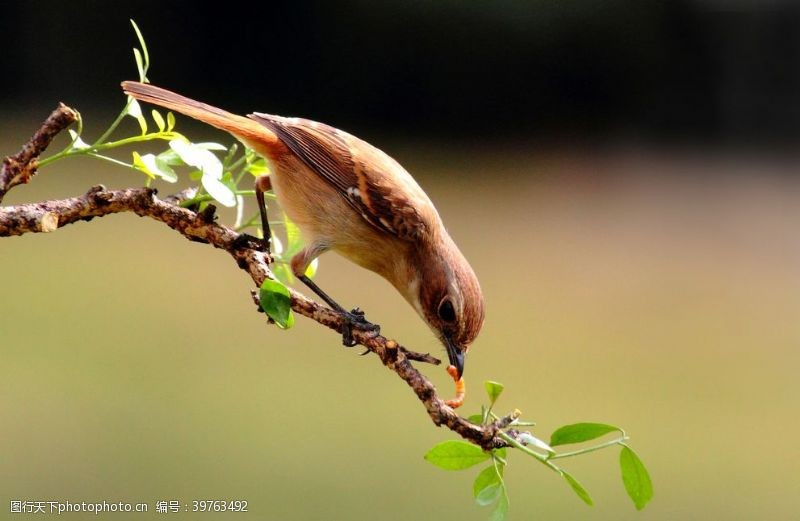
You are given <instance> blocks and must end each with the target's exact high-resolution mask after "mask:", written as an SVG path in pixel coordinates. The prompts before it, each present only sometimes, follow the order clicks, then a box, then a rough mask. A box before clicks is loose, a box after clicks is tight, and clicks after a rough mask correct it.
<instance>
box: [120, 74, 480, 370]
mask: <svg viewBox="0 0 800 521" xmlns="http://www.w3.org/2000/svg"><path fill="white" fill-rule="evenodd" d="M122 88H123V90H124V91H125V93H127V94H129V95H130V96H133V97H134V98H136V99H138V100H141V101H144V102H148V103H153V104H155V105H159V106H162V107H165V108H167V109H170V110H174V111H176V112H180V113H181V114H185V115H187V116H190V117H192V118H195V119H198V120H200V121H203V122H205V123H208V124H210V125H213V126H215V127H217V128H220V129H222V130H226V131H228V132H229V133H231V134H232V135H233V136H234V137H236V138H237V139H239V140H240V141H241V142H242V143H244V144H245V145H246V146H248V147H250V148H252V149H253V150H255V151H256V152H257V153H258V154H260V155H262V156H263V157H264V158H266V159H268V160H269V161H270V162H271V164H272V166H273V168H272V169H271V174H270V175H269V176H262V177H259V178H258V179H257V180H256V196H257V198H258V202H259V208H260V210H261V220H262V226H263V228H264V237H265V241H266V248H267V249H268V248H269V242H268V241H269V238H270V231H269V221H268V220H267V217H266V207H265V205H264V195H263V194H264V192H265V191H267V190H270V189H272V190H273V191H274V192H275V196H276V197H277V199H278V202H279V203H280V204H281V206H282V208H283V210H284V211H285V212H286V214H287V215H288V216H289V217H290V218H291V219H292V220H293V221H295V222H296V223H297V225H298V226H299V228H300V230H301V232H302V234H303V238H304V239H305V240H306V242H307V243H308V246H306V248H305V249H303V250H302V251H301V252H299V253H298V254H297V255H295V256H294V257H293V258H292V260H291V267H292V271H293V272H294V274H295V275H296V276H297V277H298V278H299V279H300V280H302V281H303V282H304V283H305V284H306V285H308V287H309V288H311V289H312V290H313V291H314V292H315V293H317V294H318V295H319V296H320V297H321V298H322V299H323V300H325V302H326V303H327V304H328V305H329V306H331V307H332V308H334V309H336V310H337V311H339V312H341V313H342V314H343V315H344V316H345V320H346V324H347V325H346V327H345V328H344V329H343V331H342V334H343V336H344V340H345V343H346V344H348V345H353V344H354V342H353V341H352V336H351V329H350V328H352V327H353V326H356V327H357V326H358V325H359V324H365V323H366V322H365V320H364V317H363V313H361V312H360V311H359V310H358V309H356V310H353V311H352V312H347V311H345V309H344V308H342V306H340V305H339V304H337V303H336V301H334V300H333V299H332V298H330V297H329V296H328V295H327V294H326V293H325V292H324V291H322V290H321V289H320V288H319V287H318V286H317V285H316V284H315V283H314V282H313V281H312V280H311V279H309V278H308V277H306V276H305V271H306V268H307V267H308V265H309V264H310V263H311V262H312V261H313V260H314V259H315V258H316V257H318V256H319V255H321V254H322V253H324V252H326V251H328V250H333V251H336V252H337V253H339V254H341V255H343V256H344V257H345V258H347V259H349V260H351V261H352V262H355V263H356V264H358V265H359V266H362V267H364V268H367V269H368V270H371V271H374V272H376V273H378V274H379V275H381V276H383V277H384V278H385V279H387V280H388V281H389V282H391V283H392V285H394V287H395V288H397V290H398V291H399V292H400V294H401V295H403V297H404V298H405V299H406V300H407V301H408V302H409V304H411V306H413V307H414V309H415V310H416V311H417V313H419V315H420V316H421V317H422V319H423V320H424V321H425V322H426V323H427V324H428V326H430V328H431V329H432V330H433V331H434V333H435V334H436V335H437V337H438V338H439V339H440V340H441V342H442V343H443V344H444V346H445V348H446V350H447V354H448V358H449V359H450V363H451V364H452V365H454V366H455V367H456V369H457V371H458V376H459V377H460V376H461V374H462V373H463V371H464V354H465V353H466V351H467V348H468V347H469V345H470V344H471V343H472V341H473V340H475V337H476V336H477V335H478V332H479V331H480V329H481V326H482V325H483V318H484V305H483V295H482V294H481V288H480V285H479V284H478V279H477V277H476V276H475V273H474V272H473V271H472V268H471V267H470V265H469V263H468V262H467V260H466V259H465V258H464V256H463V255H462V254H461V251H459V249H458V247H457V246H456V245H455V243H454V242H453V239H451V238H450V235H449V234H448V233H447V230H445V227H444V224H442V220H441V218H440V217H439V213H438V212H437V211H436V208H435V207H434V206H433V203H432V202H431V200H430V199H429V198H428V196H427V195H426V194H425V192H424V191H423V190H422V188H420V186H419V185H418V184H417V182H416V181H414V178H413V177H411V175H410V174H409V173H408V172H406V170H405V169H404V168H403V167H402V166H400V164H399V163H397V161H395V160H394V159H392V158H391V157H389V156H388V155H387V154H385V153H384V152H382V151H381V150H379V149H377V148H376V147H374V146H372V145H370V144H369V143H367V142H365V141H363V140H361V139H359V138H357V137H355V136H352V135H350V134H348V133H346V132H343V131H341V130H338V129H336V128H333V127H330V126H328V125H324V124H322V123H317V122H315V121H309V120H307V119H300V118H285V117H280V116H272V115H270V114H262V113H259V112H255V113H253V114H249V115H248V116H247V117H243V116H238V115H236V114H231V113H229V112H226V111H224V110H221V109H218V108H216V107H212V106H211V105H206V104H205V103H200V102H199V101H195V100H192V99H189V98H186V97H184V96H181V95H179V94H176V93H174V92H170V91H168V90H165V89H161V88H159V87H155V86H153V85H149V84H144V83H138V82H132V81H126V82H123V83H122Z"/></svg>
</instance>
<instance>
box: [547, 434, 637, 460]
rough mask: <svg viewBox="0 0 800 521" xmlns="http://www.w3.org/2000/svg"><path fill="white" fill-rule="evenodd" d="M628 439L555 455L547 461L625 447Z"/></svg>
mask: <svg viewBox="0 0 800 521" xmlns="http://www.w3.org/2000/svg"><path fill="white" fill-rule="evenodd" d="M628 439H630V438H628V436H621V437H619V438H615V439H613V440H610V441H607V442H605V443H601V444H599V445H594V446H592V447H586V448H585V449H578V450H573V451H571V452H562V453H560V454H554V455H552V456H550V457H549V458H547V459H559V458H571V457H572V456H580V455H581V454H587V453H589V452H594V451H597V450H600V449H605V448H606V447H611V446H613V445H625V443H624V442H625V441H627V440H628Z"/></svg>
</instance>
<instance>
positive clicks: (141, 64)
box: [131, 20, 150, 83]
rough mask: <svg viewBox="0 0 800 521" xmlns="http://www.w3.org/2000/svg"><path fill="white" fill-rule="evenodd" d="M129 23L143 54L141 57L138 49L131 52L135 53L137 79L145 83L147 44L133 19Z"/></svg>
mask: <svg viewBox="0 0 800 521" xmlns="http://www.w3.org/2000/svg"><path fill="white" fill-rule="evenodd" d="M131 25H132V26H133V30H134V31H135V32H136V38H137V39H138V40H139V45H141V46H142V53H143V54H144V59H142V56H141V55H140V54H139V49H134V50H133V53H134V54H135V55H137V59H136V66H137V67H138V68H139V81H141V82H142V83H145V82H147V76H146V74H147V69H148V68H149V67H150V53H149V52H147V44H146V43H145V42H144V36H142V31H140V30H139V26H138V25H136V22H134V21H133V20H131Z"/></svg>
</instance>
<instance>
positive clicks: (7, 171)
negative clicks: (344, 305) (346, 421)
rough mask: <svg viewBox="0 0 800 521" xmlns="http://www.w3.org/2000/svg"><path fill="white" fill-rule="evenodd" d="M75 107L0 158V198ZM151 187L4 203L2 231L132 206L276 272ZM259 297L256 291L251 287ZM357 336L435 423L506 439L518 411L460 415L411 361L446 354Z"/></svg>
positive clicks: (330, 321) (243, 243) (235, 238)
mask: <svg viewBox="0 0 800 521" xmlns="http://www.w3.org/2000/svg"><path fill="white" fill-rule="evenodd" d="M75 119H76V116H75V112H74V111H73V110H72V109H69V108H68V107H66V106H64V105H61V106H60V107H59V108H58V109H56V111H54V112H53V113H52V114H51V115H50V117H49V118H48V119H47V120H46V121H45V122H44V123H43V125H42V128H40V129H39V131H38V132H37V133H36V134H35V135H34V137H33V138H31V141H30V142H28V144H26V145H25V146H24V147H23V148H22V150H21V151H20V152H19V153H18V154H16V155H15V156H11V157H7V158H6V159H5V160H4V161H3V167H2V168H3V169H2V171H1V172H0V200H1V199H2V196H3V195H4V194H5V193H6V192H7V191H8V190H10V189H11V188H13V187H14V186H16V185H18V184H22V183H27V182H28V181H29V180H30V177H31V176H32V175H33V174H34V173H35V172H36V160H37V158H38V155H39V154H40V153H41V152H42V151H43V150H44V148H45V147H46V146H47V145H48V144H49V142H50V141H51V140H52V138H53V137H54V136H55V134H56V133H57V132H58V131H60V130H63V129H64V128H66V127H67V126H68V125H69V124H70V123H71V122H72V121H75ZM156 193H157V192H156V190H155V189H152V188H127V189H123V190H107V189H106V188H104V187H103V186H95V187H93V188H91V189H90V190H89V191H88V192H87V193H86V194H84V195H82V196H79V197H72V198H69V199H61V200H50V201H44V202H40V203H32V204H23V205H18V206H8V207H0V237H9V236H13V235H22V234H25V233H40V232H53V231H55V230H57V229H58V228H62V227H64V226H67V225H69V224H72V223H75V222H78V221H90V220H92V219H94V218H95V217H103V216H106V215H110V214H114V213H122V212H132V213H135V214H136V215H138V216H140V217H147V218H150V219H154V220H156V221H159V222H162V223H164V224H166V225H167V226H169V227H170V228H172V229H173V230H175V231H177V232H178V233H180V234H181V235H183V236H184V237H186V238H187V239H189V240H191V241H196V242H201V243H206V244H210V245H211V246H214V247H215V248H219V249H221V250H224V251H226V252H228V253H229V254H230V255H231V257H233V259H234V260H235V261H236V263H237V265H238V266H239V268H241V269H242V270H244V271H246V272H247V273H248V274H249V275H250V278H251V279H252V280H253V282H254V283H255V284H256V287H260V286H261V283H262V282H263V281H264V279H266V278H270V279H274V278H275V277H274V275H273V274H272V271H271V270H270V268H269V264H270V262H271V261H272V259H271V258H270V257H269V255H268V254H266V253H263V252H261V251H260V250H259V248H260V244H259V243H258V242H257V241H254V240H252V237H250V236H248V235H246V234H239V233H236V232H235V231H234V230H232V229H230V228H227V227H225V226H222V225H220V224H218V223H216V222H215V217H214V207H213V206H209V207H208V209H207V210H206V211H203V212H199V213H198V212H194V211H192V210H190V209H187V208H182V207H180V206H178V204H179V203H180V202H181V201H182V200H185V199H186V198H187V197H190V195H191V194H189V193H187V192H181V193H179V194H176V195H173V196H170V197H168V198H166V199H165V200H161V199H159V198H158V197H157V196H156ZM289 291H290V294H291V302H292V309H293V310H294V311H295V312H296V313H299V314H300V315H303V316H305V317H308V318H310V319H312V320H314V321H316V322H318V323H319V324H321V325H323V326H326V327H328V328H330V329H332V330H334V331H337V332H338V331H341V329H342V327H343V325H344V318H343V316H342V315H341V314H340V313H339V312H337V311H334V310H332V309H330V308H327V307H324V306H322V305H320V304H318V303H317V302H315V301H313V300H311V299H309V298H308V297H306V296H304V295H303V294H301V293H298V292H297V291H294V290H293V289H291V288H290V289H289ZM254 298H255V299H256V302H257V298H258V297H257V293H255V294H254ZM353 338H354V339H355V340H356V341H357V342H358V343H359V344H361V345H363V346H364V347H366V348H367V349H368V350H369V351H371V352H373V353H375V354H376V355H377V356H378V358H379V359H380V361H381V362H382V363H383V365H385V366H386V367H387V368H389V369H390V370H392V371H394V372H395V373H396V374H397V375H398V376H399V377H400V378H401V379H402V380H403V381H404V382H406V384H408V386H409V387H411V389H412V390H413V391H414V393H415V394H416V395H417V398H418V399H419V400H420V401H421V402H422V404H423V405H424V407H425V409H426V410H427V412H428V415H429V416H430V418H431V420H432V421H433V423H434V424H436V425H439V426H441V425H444V426H446V427H447V428H449V429H450V430H452V431H453V432H455V433H457V434H459V435H460V436H461V437H463V438H464V439H466V440H469V441H471V442H473V443H475V444H477V445H479V446H481V447H482V448H484V449H492V448H497V447H504V446H507V445H508V444H507V442H506V441H505V440H503V439H502V438H500V437H499V436H498V432H499V431H500V429H502V428H505V427H507V426H508V425H509V424H510V423H511V422H513V420H515V419H516V417H517V416H518V415H519V413H518V412H517V411H515V412H514V413H512V414H511V415H509V416H507V417H505V418H503V419H501V420H498V421H497V422H494V423H491V424H488V425H483V426H482V425H476V424H473V423H471V422H469V421H467V420H466V419H464V418H462V417H460V416H459V415H458V414H456V412H455V411H454V410H453V409H452V408H450V407H448V406H447V405H446V404H445V403H444V401H443V400H442V399H441V398H439V396H438V395H437V393H436V388H435V387H434V385H433V384H432V383H431V382H430V380H428V379H427V378H426V377H425V376H424V375H423V374H422V373H420V372H419V371H418V370H417V369H416V368H415V367H414V366H413V365H412V364H411V362H412V361H419V362H426V363H430V364H435V365H438V364H440V363H441V362H440V361H439V360H438V359H437V358H435V357H433V356H431V355H429V354H423V353H416V352H413V351H410V350H408V349H406V348H404V347H403V346H401V345H400V344H399V343H397V342H396V341H394V340H390V339H387V338H386V337H384V336H381V335H380V334H378V333H376V332H374V331H371V330H368V329H366V328H354V330H353Z"/></svg>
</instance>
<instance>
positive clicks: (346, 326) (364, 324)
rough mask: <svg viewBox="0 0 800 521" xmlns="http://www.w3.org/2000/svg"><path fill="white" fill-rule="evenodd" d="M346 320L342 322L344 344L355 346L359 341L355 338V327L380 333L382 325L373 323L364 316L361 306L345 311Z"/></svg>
mask: <svg viewBox="0 0 800 521" xmlns="http://www.w3.org/2000/svg"><path fill="white" fill-rule="evenodd" d="M343 317H344V321H343V322H342V329H341V333H342V344H343V345H345V346H346V347H353V346H354V345H356V344H357V343H358V342H356V340H355V338H353V329H360V330H362V331H368V332H371V333H376V334H380V333H381V326H379V325H378V324H373V323H372V322H370V321H368V320H367V319H366V317H364V312H363V311H361V310H360V309H359V308H355V309H353V310H352V311H350V312H349V313H348V312H345V313H343Z"/></svg>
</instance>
